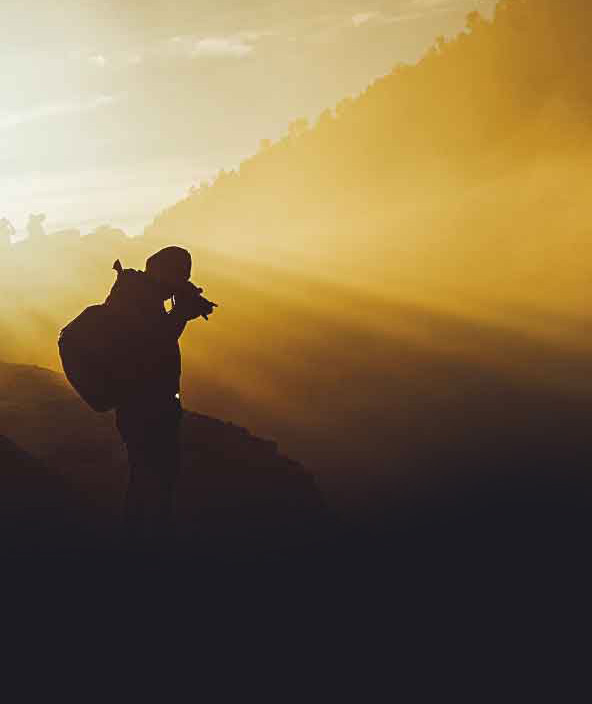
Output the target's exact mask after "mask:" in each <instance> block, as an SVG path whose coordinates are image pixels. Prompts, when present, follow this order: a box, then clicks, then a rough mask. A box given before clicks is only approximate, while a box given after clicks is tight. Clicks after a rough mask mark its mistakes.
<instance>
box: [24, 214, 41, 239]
mask: <svg viewBox="0 0 592 704" xmlns="http://www.w3.org/2000/svg"><path fill="white" fill-rule="evenodd" d="M44 222H45V213H39V214H38V215H33V214H32V213H31V215H29V222H28V223H27V232H28V233H29V239H30V240H36V239H39V238H40V237H45V234H46V233H45V228H44V227H43V223H44Z"/></svg>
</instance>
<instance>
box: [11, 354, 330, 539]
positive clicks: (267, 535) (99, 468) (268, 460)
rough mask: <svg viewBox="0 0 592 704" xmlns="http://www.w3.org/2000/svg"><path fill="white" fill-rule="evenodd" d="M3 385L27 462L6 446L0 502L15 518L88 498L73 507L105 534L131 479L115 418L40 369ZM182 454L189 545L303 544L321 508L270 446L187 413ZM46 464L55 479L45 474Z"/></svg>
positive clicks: (181, 513)
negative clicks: (195, 538) (29, 508)
mask: <svg viewBox="0 0 592 704" xmlns="http://www.w3.org/2000/svg"><path fill="white" fill-rule="evenodd" d="M0 385H1V387H2V392H3V393H2V400H1V401H0V427H1V428H2V429H3V432H5V433H6V434H7V435H9V436H10V437H12V438H15V439H16V440H17V441H18V442H19V443H20V444H21V445H22V446H23V447H26V448H27V450H28V452H29V453H31V454H30V455H27V454H26V453H25V452H22V451H19V450H17V449H16V447H15V446H13V445H12V444H11V443H9V442H8V441H2V442H3V444H2V445H1V446H0V450H2V452H3V455H2V460H3V463H2V465H1V466H2V470H3V474H2V476H1V477H0V482H2V495H3V497H4V500H5V501H8V502H10V504H11V505H14V506H15V511H16V512H17V513H18V512H19V509H18V506H19V501H21V502H22V501H25V503H26V502H29V504H31V505H33V506H34V505H36V502H40V501H41V502H47V501H50V502H51V500H52V497H54V494H55V492H56V490H57V489H60V488H61V489H62V491H66V490H67V491H69V492H70V494H71V495H72V496H78V497H84V499H83V502H82V504H80V499H78V506H77V504H76V500H74V499H72V498H71V504H72V506H73V507H74V508H76V507H77V514H76V515H77V516H78V518H79V519H80V517H81V515H82V521H83V523H84V520H85V519H84V511H85V504H88V506H87V508H86V511H87V515H86V519H88V522H89V523H91V524H92V523H93V522H95V523H97V522H98V524H99V525H100V526H102V527H103V528H105V526H107V531H108V532H111V531H112V530H113V526H111V527H109V523H110V522H111V523H112V524H113V523H116V522H117V515H118V513H119V511H120V506H121V502H122V499H123V492H124V489H125V483H126V479H127V475H126V471H127V470H126V464H125V455H124V452H123V449H122V446H121V443H120V440H119V437H118V435H117V433H116V432H115V429H114V425H113V419H112V417H111V415H110V414H109V415H97V414H95V413H94V412H92V411H90V410H89V409H87V408H86V406H85V405H84V404H83V403H82V401H79V400H78V398H77V397H76V396H75V394H74V393H73V392H72V391H71V390H70V389H69V387H68V386H67V384H66V382H65V380H64V379H63V377H61V376H60V375H58V374H56V373H54V372H50V371H48V370H45V369H40V368H36V367H28V366H25V365H7V364H0ZM183 454H184V463H183V471H182V476H181V479H180V482H179V488H178V496H177V512H178V519H179V524H180V530H181V533H182V534H184V535H186V536H189V535H191V534H192V533H194V532H195V531H199V535H200V540H202V541H203V540H205V541H206V542H207V540H208V538H211V539H214V538H215V539H216V540H217V541H219V540H225V541H227V542H228V543H229V545H230V546H233V547H237V545H238V546H239V547H241V546H242V547H246V548H249V547H250V548H257V549H259V548H261V547H262V546H263V547H264V546H265V545H266V544H268V543H269V544H271V543H272V542H273V541H274V540H279V539H282V538H283V539H287V538H288V537H290V536H291V537H292V538H297V537H298V535H302V534H303V533H302V531H304V530H305V529H306V526H307V522H314V520H315V519H316V518H317V517H318V516H319V515H320V512H321V511H322V509H323V501H322V499H321V495H320V493H319V490H318V488H317V487H316V485H315V480H314V477H313V476H312V475H310V474H309V473H307V472H305V470H304V469H303V468H302V467H301V465H299V464H298V463H297V462H294V461H292V460H290V459H288V458H287V457H284V456H283V455H281V454H280V453H279V451H278V448H277V445H276V444H275V443H274V442H271V441H266V440H262V439H260V438H257V437H255V436H253V435H251V434H250V433H249V432H248V431H247V430H245V429H243V428H240V427H238V426H235V425H232V424H231V423H224V422H222V421H218V420H215V419H212V418H208V417H206V416H202V415H198V414H195V413H188V414H187V415H186V418H185V420H184V425H183ZM31 455H34V456H35V457H37V458H39V460H37V459H33V457H32V456H31ZM42 461H43V462H47V463H48V464H50V465H51V466H52V467H56V468H59V472H58V471H57V470H54V471H53V473H52V474H49V473H48V471H47V470H45V469H44V467H43V466H42V464H41V462H42ZM16 479H18V482H17V481H16ZM15 482H16V483H15ZM56 487H57V489H56ZM15 491H16V492H17V495H18V497H19V498H18V500H17V501H16V502H15V501H14V496H13V494H12V493H11V492H15ZM40 497H41V498H40ZM62 503H63V502H62ZM29 504H27V505H29ZM23 505H24V504H23ZM91 507H92V509H91ZM89 509H90V510H91V513H92V515H91V513H89Z"/></svg>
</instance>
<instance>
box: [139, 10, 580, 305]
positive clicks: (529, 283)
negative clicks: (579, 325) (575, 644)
mask: <svg viewBox="0 0 592 704" xmlns="http://www.w3.org/2000/svg"><path fill="white" fill-rule="evenodd" d="M591 32H592V11H591V10H590V4H589V2H587V0H575V1H574V2H572V3H570V8H569V12H566V11H565V8H564V7H563V5H562V4H561V3H558V2H556V0H503V1H502V2H500V3H499V5H498V8H497V12H496V17H495V19H494V20H493V21H492V22H488V21H485V20H483V19H481V18H480V17H479V16H478V15H477V14H473V15H471V16H470V17H469V19H468V25H467V31H466V32H464V33H462V34H460V35H459V36H458V37H456V38H453V39H450V40H445V39H443V38H442V39H439V40H438V41H437V43H436V45H435V46H434V47H433V49H432V50H431V51H430V52H428V54H427V55H426V56H425V57H424V59H423V60H422V61H420V62H419V63H418V64H417V65H415V66H401V67H397V68H395V69H394V70H393V72H392V73H391V74H389V75H388V76H385V77H382V78H380V79H378V80H377V81H376V82H375V83H374V84H373V85H372V86H370V87H369V88H368V89H367V91H365V92H364V93H363V94H362V95H360V96H358V97H357V98H355V99H351V98H350V99H347V100H344V101H343V103H341V104H340V105H338V106H337V108H336V110H335V111H327V112H326V113H324V114H323V115H322V116H321V117H320V119H319V121H318V123H317V124H315V125H313V126H311V127H308V126H307V125H306V123H302V122H296V123H295V124H294V125H293V126H292V128H291V130H290V133H289V134H288V135H286V137H285V138H283V139H281V140H280V141H279V142H277V143H275V144H267V143H266V144H265V145H264V147H263V148H262V149H261V151H260V152H259V153H258V154H256V155H254V156H253V157H252V158H250V159H247V160H245V161H244V162H243V163H242V164H241V165H240V168H239V169H237V170H236V171H233V172H231V173H221V174H220V175H219V177H218V178H217V179H216V181H215V182H214V183H213V184H212V185H207V184H204V185H202V186H201V187H199V188H197V189H195V190H194V191H193V192H192V193H190V194H189V195H188V196H187V198H185V199H184V200H182V201H181V202H179V203H177V204H174V205H172V206H171V207H170V208H168V209H167V210H165V211H164V212H163V213H161V214H160V215H159V216H158V217H157V218H156V219H155V221H154V223H153V225H152V226H150V227H149V228H147V230H146V234H147V235H148V236H149V237H150V238H153V239H154V241H155V242H156V241H171V242H172V241H184V242H188V243H190V244H191V245H193V246H196V245H198V246H201V247H207V248H212V249H219V250H220V249H222V250H224V251H226V252H233V253H234V254H235V255H237V256H245V257H247V256H250V257H253V258H255V257H256V258H258V259H259V261H262V260H266V261H268V262H269V263H271V264H273V266H275V267H278V268H281V267H282V266H284V265H285V264H286V263H290V264H291V265H293V266H297V265H301V266H302V267H305V268H306V271H307V272H309V273H313V272H314V273H315V274H318V275H319V276H323V275H329V276H332V277H333V278H341V279H342V280H344V279H346V278H353V279H354V280H356V281H357V282H358V283H363V285H365V286H366V287H368V288H372V289H373V290H378V291H380V292H381V293H383V294H387V295H393V296H397V295H401V294H403V295H405V296H409V295H413V296H416V297H417V296H421V295H422V293H423V291H424V290H425V287H426V285H427V286H428V287H431V286H434V285H435V286H439V287H440V288H441V289H443V293H442V294H441V295H440V299H445V300H446V299H450V298H451V296H452V293H453V292H454V293H456V297H457V298H458V296H459V295H460V296H462V295H463V294H464V295H465V296H473V297H476V296H487V297H490V298H491V299H492V302H493V304H494V305H497V304H498V303H499V302H501V303H506V302H508V301H514V300H519V301H521V302H531V303H532V302H537V303H538V304H540V305H544V306H546V307H554V308H559V309H561V310H563V311H565V310H566V309H567V308H568V307H570V306H571V307H574V306H577V307H578V310H583V307H582V303H581V301H582V294H583V293H584V292H585V291H586V290H587V286H588V275H587V271H586V269H585V266H584V264H583V262H584V261H585V260H584V259H583V258H582V255H583V254H584V255H585V256H586V257H589V256H590V255H591V254H592V252H591V251H590V245H589V237H588V234H589V230H590V228H591V227H592V211H591V210H590V206H589V199H588V195H587V192H588V189H587V184H588V183H589V181H590V177H591V176H592V171H591V164H592V157H591V155H592V111H591V106H592V91H591V90H590V81H589V80H588V72H589V65H590V61H591V60H592V56H591V49H590V43H589V41H588V40H587V37H589V35H590V33H591ZM435 300H438V299H435Z"/></svg>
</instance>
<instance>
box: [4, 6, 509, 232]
mask: <svg viewBox="0 0 592 704" xmlns="http://www.w3.org/2000/svg"><path fill="white" fill-rule="evenodd" d="M494 4H495V0H274V1H272V0H177V1H176V2H174V1H173V0H1V2H0V27H1V28H2V44H1V49H0V58H1V67H2V68H1V74H0V76H1V78H0V81H1V87H2V90H1V92H0V217H2V216H8V217H9V218H10V219H12V220H13V222H14V224H15V226H17V228H19V229H22V228H23V227H24V224H25V217H26V214H27V213H28V212H39V211H45V212H46V213H47V215H48V222H49V228H50V229H51V228H58V227H66V226H70V227H72V226H74V227H80V228H81V229H82V231H83V232H86V231H88V230H89V229H90V228H91V227H92V226H94V225H96V224H97V223H100V222H112V223H113V224H116V225H120V226H123V227H124V228H125V229H126V230H127V231H129V232H130V233H131V234H137V233H139V232H140V231H141V229H142V227H143V225H145V224H146V223H147V222H148V221H149V220H151V218H152V217H153V216H154V214H156V212H157V211H158V210H159V209H161V208H162V207H163V206H165V205H167V204H170V203H172V202H174V201H175V200H177V199H178V198H180V197H181V196H183V195H184V193H185V192H186V191H187V189H188V187H189V186H191V185H192V184H196V183H199V181H200V180H202V179H203V178H206V177H208V176H211V175H212V174H213V173H214V172H215V171H216V170H217V169H219V168H221V167H227V168H228V167H232V166H234V165H236V164H237V163H238V162H239V161H240V160H241V158H243V157H245V156H247V155H249V154H251V153H252V152H253V151H255V150H256V149H257V146H258V144H259V141H260V140H261V139H262V138H277V137H278V136H279V135H280V134H281V133H282V132H284V131H285V130H286V127H287V125H288V123H289V122H290V121H291V120H292V119H295V118H297V117H302V116H307V117H309V118H313V119H314V117H315V116H316V115H318V114H319V113H320V112H321V111H322V110H323V109H324V108H325V107H330V106H333V105H334V104H335V103H336V102H338V101H339V100H340V99H341V98H343V97H345V96H346V95H351V94H356V93H358V92H359V91H361V90H362V89H364V88H365V87H366V85H367V84H368V83H370V82H371V81H372V79H373V78H375V77H377V76H379V75H381V74H384V73H386V72H388V71H389V70H390V69H391V68H392V67H393V65H394V64H396V63H397V62H399V61H407V62H409V61H415V60H416V59H417V58H418V57H419V56H420V55H421V54H422V53H423V51H425V49H426V47H427V46H428V45H429V44H430V43H431V42H432V41H433V39H434V38H435V37H436V36H437V35H439V34H454V33H457V32H458V31H459V30H460V28H461V27H462V26H463V20H464V16H465V15H466V14H467V12H469V11H471V10H473V9H480V10H481V11H482V12H483V13H484V14H489V13H490V12H491V9H492V7H493V5H494Z"/></svg>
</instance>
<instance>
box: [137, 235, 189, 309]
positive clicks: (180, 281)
mask: <svg viewBox="0 0 592 704" xmlns="http://www.w3.org/2000/svg"><path fill="white" fill-rule="evenodd" d="M146 274H148V276H150V277H151V278H152V279H154V280H156V282H157V283H158V284H159V286H160V287H161V289H162V294H163V299H164V300H166V299H167V298H170V297H171V296H173V295H174V293H175V292H176V291H177V290H179V289H180V288H181V287H182V286H183V285H184V284H186V283H187V281H189V278H190V277H191V254H189V252H188V251H187V250H186V249H183V248H182V247H165V248H164V249H161V250H160V251H159V252H156V254H153V255H152V256H151V257H149V258H148V260H147V261H146Z"/></svg>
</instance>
